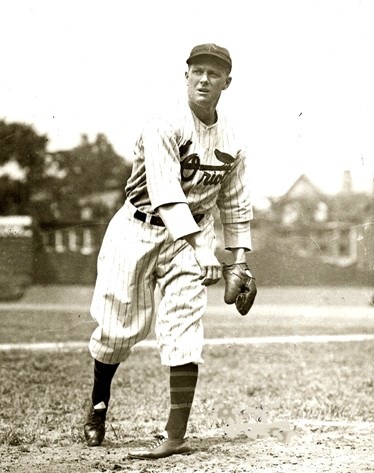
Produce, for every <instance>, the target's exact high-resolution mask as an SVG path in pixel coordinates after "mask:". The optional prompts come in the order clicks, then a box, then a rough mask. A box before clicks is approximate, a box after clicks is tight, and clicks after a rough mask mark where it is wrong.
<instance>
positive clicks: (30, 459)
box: [0, 424, 374, 473]
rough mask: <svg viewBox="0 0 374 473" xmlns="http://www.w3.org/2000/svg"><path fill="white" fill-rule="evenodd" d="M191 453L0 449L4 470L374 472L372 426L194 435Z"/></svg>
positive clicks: (119, 446)
mask: <svg viewBox="0 0 374 473" xmlns="http://www.w3.org/2000/svg"><path fill="white" fill-rule="evenodd" d="M190 442H191V446H192V447H193V449H194V452H193V453H192V454H191V455H175V456H173V457H169V458H166V459H160V460H153V461H148V460H132V459H129V458H127V452H128V450H129V448H131V447H134V446H139V445H141V444H142V443H144V442H141V441H139V440H135V439H130V438H129V440H128V441H127V442H121V443H120V442H118V441H116V440H115V438H114V439H111V438H110V436H109V439H108V440H106V441H105V443H104V444H103V445H102V446H101V447H98V448H88V447H86V446H85V445H84V444H83V443H82V444H75V445H67V446H57V447H56V446H53V447H36V446H27V447H22V446H18V447H9V446H8V447H6V446H2V447H1V448H0V460H1V471H2V472H4V473H8V472H12V473H13V472H17V473H33V472H38V473H60V472H63V473H73V472H74V473H78V472H79V473H97V472H113V471H131V472H134V473H137V472H139V473H146V472H147V473H153V472H164V471H173V472H175V473H192V472H206V473H211V472H225V473H234V472H235V473H239V472H240V473H244V472H251V473H257V472H267V473H294V472H310V471H317V472H318V473H323V472H326V473H327V472H328V473H352V472H353V471H358V472H360V473H363V472H372V471H374V460H373V425H369V424H368V426H367V427H365V426H362V425H359V426H358V425H356V426H355V425H354V424H352V425H351V426H346V427H341V426H340V427H333V428H330V427H313V426H310V425H309V426H305V425H304V426H303V425H300V426H295V435H294V436H293V437H292V439H291V440H290V442H289V443H287V444H284V443H281V442H280V441H279V440H278V439H276V438H273V437H266V438H260V439H257V440H250V439H248V438H247V437H241V438H234V439H230V438H225V437H224V436H223V434H222V435H217V432H215V435H212V436H209V435H204V436H202V437H201V438H198V437H197V436H194V437H192V438H191V439H190Z"/></svg>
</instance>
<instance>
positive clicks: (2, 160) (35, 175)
mask: <svg viewBox="0 0 374 473" xmlns="http://www.w3.org/2000/svg"><path fill="white" fill-rule="evenodd" d="M47 142H48V138H47V137H46V136H45V135H39V134H37V133H36V132H35V130H34V129H33V127H32V126H30V125H27V124H23V123H6V122H5V121H4V120H0V166H3V165H4V164H7V163H11V162H14V163H17V164H18V165H19V167H20V168H21V169H22V171H23V173H24V179H23V180H22V182H19V181H18V182H14V181H12V180H11V179H10V178H9V177H8V176H2V178H1V202H2V205H1V206H0V213H2V214H4V213H5V214H7V213H13V214H14V213H16V214H21V213H28V212H29V211H30V206H29V203H30V197H31V195H32V192H33V190H34V189H37V188H38V186H39V185H40V184H41V183H42V181H43V179H44V173H45V157H46V146H47Z"/></svg>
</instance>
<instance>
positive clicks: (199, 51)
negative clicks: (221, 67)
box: [186, 43, 232, 71]
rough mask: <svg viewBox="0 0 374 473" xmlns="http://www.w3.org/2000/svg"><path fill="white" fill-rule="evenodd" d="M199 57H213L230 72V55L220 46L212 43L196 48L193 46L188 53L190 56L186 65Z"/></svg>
mask: <svg viewBox="0 0 374 473" xmlns="http://www.w3.org/2000/svg"><path fill="white" fill-rule="evenodd" d="M200 56H213V57H215V58H217V59H219V60H221V61H222V62H224V63H225V64H226V65H227V66H229V67H230V71H231V68H232V61H231V57H230V53H229V52H228V50H227V49H226V48H222V47H221V46H217V45H216V44H213V43H208V44H199V45H198V46H195V47H194V48H193V49H192V51H191V52H190V56H189V58H188V59H187V61H186V62H187V64H191V63H193V62H194V59H197V58H198V57H200Z"/></svg>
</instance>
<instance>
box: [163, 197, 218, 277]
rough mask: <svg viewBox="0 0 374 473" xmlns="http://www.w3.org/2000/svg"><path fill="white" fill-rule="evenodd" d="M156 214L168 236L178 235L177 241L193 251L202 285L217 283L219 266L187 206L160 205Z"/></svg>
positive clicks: (177, 204)
mask: <svg viewBox="0 0 374 473" xmlns="http://www.w3.org/2000/svg"><path fill="white" fill-rule="evenodd" d="M158 212H159V214H160V216H161V218H162V220H163V222H164V223H165V226H166V228H167V229H168V230H169V232H170V234H171V235H172V236H173V234H174V236H175V235H177V234H178V237H177V239H178V238H184V239H185V240H186V241H187V242H188V243H189V244H190V245H191V246H192V247H193V249H194V250H195V258H196V261H197V263H198V265H199V266H200V268H201V277H202V279H203V281H202V283H203V284H204V285H205V286H211V285H212V284H215V283H216V282H218V281H219V280H220V279H221V276H222V270H221V264H220V262H219V261H218V260H217V258H216V256H215V254H214V251H213V250H212V248H210V247H209V246H208V244H207V242H206V239H205V238H204V236H203V234H202V233H201V231H200V229H199V227H198V225H197V224H196V222H195V220H194V219H193V217H192V214H191V211H190V209H189V207H188V205H187V204H185V203H176V204H167V205H162V206H160V207H159V208H158Z"/></svg>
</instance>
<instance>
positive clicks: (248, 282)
mask: <svg viewBox="0 0 374 473" xmlns="http://www.w3.org/2000/svg"><path fill="white" fill-rule="evenodd" d="M222 274H223V277H224V279H225V295H224V301H225V302H226V304H234V303H235V306H236V308H237V310H238V312H239V313H240V314H241V315H247V314H248V312H249V310H250V308H251V307H252V305H253V303H254V301H255V297H256V294H257V288H256V283H255V278H254V277H253V276H252V273H251V271H250V269H249V268H248V266H247V263H234V264H225V263H223V269H222Z"/></svg>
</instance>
